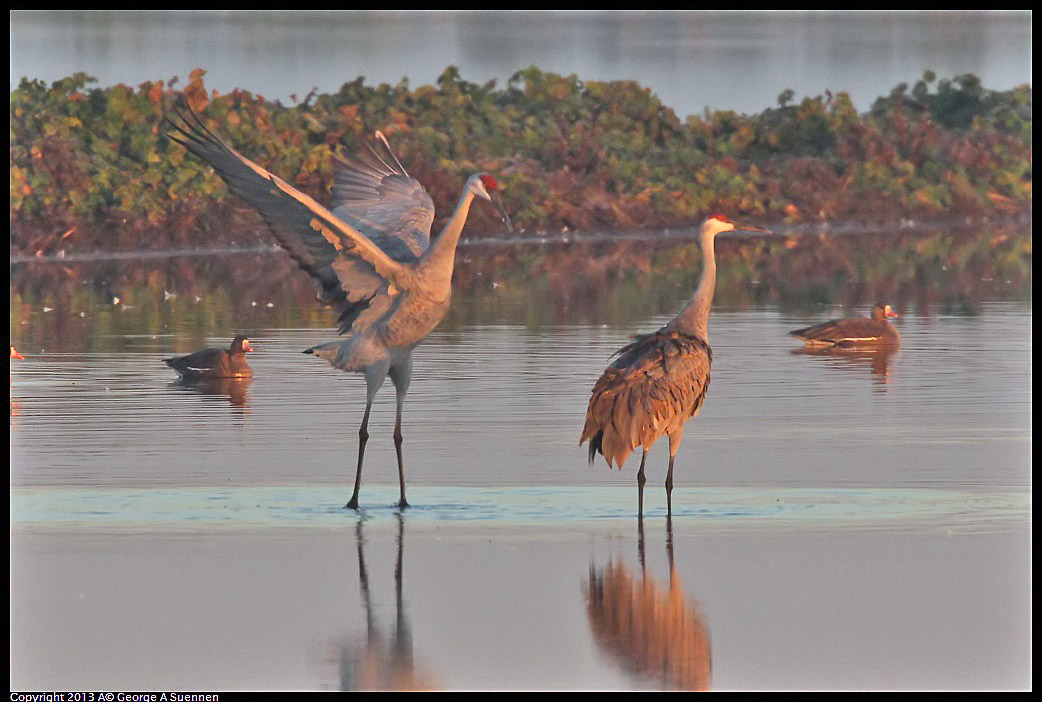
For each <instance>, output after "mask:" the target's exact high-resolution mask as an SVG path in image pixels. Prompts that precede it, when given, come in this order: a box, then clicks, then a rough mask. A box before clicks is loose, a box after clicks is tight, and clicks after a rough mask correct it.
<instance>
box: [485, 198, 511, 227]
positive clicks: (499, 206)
mask: <svg viewBox="0 0 1042 702" xmlns="http://www.w3.org/2000/svg"><path fill="white" fill-rule="evenodd" d="M488 201H489V202H491V203H492V204H493V205H494V206H495V208H496V210H498V211H499V216H500V217H502V218H503V222H504V223H505V224H506V225H507V231H511V232H512V231H514V225H513V223H511V221H510V215H508V214H507V211H506V209H504V207H503V203H502V202H500V201H499V197H498V196H496V195H495V194H494V193H489V198H488Z"/></svg>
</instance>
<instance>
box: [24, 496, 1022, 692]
mask: <svg viewBox="0 0 1042 702" xmlns="http://www.w3.org/2000/svg"><path fill="white" fill-rule="evenodd" d="M342 492H343V488H342V487H336V488H322V487H307V488H290V487H285V486H283V487H272V488H261V487H254V488H250V489H245V488H242V489H232V488H229V489H227V490H224V491H222V490H220V489H218V488H198V489H196V490H192V489H182V490H166V491H163V490H131V489H124V490H102V489H97V490H94V491H93V492H92V491H91V490H86V489H85V490H71V489H64V490H56V489H53V490H48V489H33V490H15V491H13V493H12V504H11V507H12V513H11V514H12V536H11V596H12V607H11V685H12V689H15V690H19V689H21V690H26V689H34V690H51V689H64V690H70V689H95V690H96V689H106V690H120V689H182V690H184V689H192V690H229V689H249V690H255V689H276V690H283V689H293V690H295V689H303V690H330V689H338V688H339V687H341V686H362V687H364V686H373V685H387V686H399V687H426V688H438V689H639V688H652V689H654V688H660V687H675V686H683V685H685V684H686V683H687V680H686V679H685V680H681V681H680V682H678V681H677V680H676V679H674V680H664V679H663V678H662V677H656V676H650V675H648V674H646V673H642V672H640V669H641V667H640V665H639V664H638V663H637V662H635V661H634V659H633V654H632V650H633V649H634V648H635V647H637V646H635V644H634V642H633V641H623V640H622V639H624V638H625V636H637V637H638V639H639V637H641V636H642V637H643V639H640V641H638V643H640V644H641V645H640V646H639V647H637V648H640V649H641V650H643V651H652V650H655V651H659V650H665V651H666V653H665V654H660V655H664V656H665V659H664V662H665V664H667V665H668V666H672V667H673V668H677V669H679V668H680V667H682V664H700V663H704V664H707V665H708V664H709V663H710V661H711V670H712V672H711V676H710V677H709V679H708V685H709V687H711V688H712V689H718V690H731V689H786V690H788V689H801V690H802V689H1028V688H1029V687H1030V676H1031V664H1030V661H1031V643H1030V642H1031V638H1030V637H1031V620H1030V611H1031V590H1030V571H1031V557H1030V549H1031V538H1030V493H1029V492H1028V491H1027V490H1012V489H1011V490H999V489H994V490H983V489H982V490H975V491H950V490H949V491H944V490H926V489H923V490H914V489H908V490H891V491H883V490H854V489H850V490H819V491H811V490H786V489H782V490H777V491H771V490H762V491H750V490H739V489H733V490H732V489H724V488H717V489H699V490H688V491H684V492H683V493H679V492H678V493H675V495H674V498H675V499H677V498H678V497H683V500H682V504H681V505H680V506H678V509H677V514H676V516H675V518H674V519H673V520H672V522H671V528H670V529H667V522H666V520H665V518H664V515H663V510H662V506H663V505H661V504H659V503H660V502H662V501H663V500H662V498H661V496H660V495H658V494H652V492H651V491H650V490H649V493H648V502H649V504H648V515H647V516H646V518H645V520H644V522H643V529H642V530H640V529H638V523H637V520H636V519H635V518H633V516H632V507H633V505H632V503H633V498H634V495H633V491H632V490H622V489H618V488H595V489H590V488H579V487H576V488H559V489H549V488H540V489H534V488H533V489H525V488H516V489H507V490H498V491H497V490H477V489H472V490H466V489H459V488H456V489H450V488H424V487H420V486H418V487H417V488H416V489H415V490H413V491H412V492H411V494H410V497H411V499H412V500H413V502H414V503H415V505H416V506H415V507H414V508H412V509H410V510H407V511H405V513H404V514H403V515H400V513H399V512H398V511H397V510H395V509H393V508H392V507H391V506H390V504H391V502H392V501H393V497H394V489H393V487H391V486H373V487H368V486H367V487H366V489H365V490H363V494H362V495H363V501H364V502H366V503H367V505H368V506H367V507H366V508H365V509H364V510H363V511H362V512H361V513H360V514H351V513H346V512H344V511H343V510H340V509H339V505H338V504H337V502H338V501H339V500H342V498H343V495H342ZM656 492H657V491H656ZM204 493H205V496H206V497H208V498H209V499H201V498H203V497H204ZM70 496H71V497H70ZM77 505H78V506H77ZM462 505H469V506H470V508H469V509H462ZM695 505H697V506H695ZM229 510H231V511H232V512H233V513H234V514H235V516H234V518H233V519H227V518H222V517H221V516H220V513H221V512H222V511H223V512H225V513H227V512H228V511H229ZM174 514H176V515H177V517H176V518H175V517H174V516H173V515H174ZM164 515H165V516H164ZM226 516H227V515H226ZM399 547H400V551H399ZM399 553H400V563H401V570H400V572H401V579H400V584H401V589H400V601H399V598H398V597H396V584H395V571H396V568H397V564H398V562H399V561H398V559H399ZM642 553H643V557H644V564H645V569H644V570H643V574H642V569H641V554H642ZM670 553H672V556H673V566H674V568H673V571H672V578H671V577H670V575H671V569H670ZM363 568H364V571H363ZM363 572H364V574H365V578H364V579H363V578H362V577H360V574H361V573H363ZM591 577H592V578H593V579H594V580H596V581H598V582H601V583H602V584H603V585H605V586H606V587H607V586H608V585H611V584H612V583H614V584H615V585H616V586H618V585H619V584H620V583H623V582H625V583H629V584H631V585H634V586H639V589H640V591H641V592H642V593H643V597H644V599H646V600H649V599H652V598H653V597H656V598H658V599H657V600H656V601H658V602H660V605H661V606H660V609H661V608H662V607H665V608H666V609H667V610H668V611H667V614H669V616H671V617H673V619H674V620H683V621H684V622H686V623H687V624H688V625H689V626H688V628H687V629H686V631H689V632H695V634H697V636H696V638H698V640H699V641H700V642H701V644H700V645H680V644H677V643H674V644H672V646H665V647H664V648H663V646H662V645H661V642H658V641H656V640H655V637H656V636H657V635H658V634H657V633H656V631H655V627H654V626H652V625H651V621H650V617H651V615H650V614H648V615H638V616H637V617H636V619H637V620H639V621H645V622H646V623H647V626H645V627H643V630H642V632H640V633H639V635H638V634H637V633H634V632H632V631H631V632H630V634H626V635H624V633H619V632H616V635H615V641H614V643H612V642H611V641H610V640H607V639H605V638H604V637H603V636H598V635H595V631H598V630H601V631H603V626H601V627H600V629H598V626H599V625H598V623H597V621H595V619H596V617H595V616H594V614H593V613H592V609H591V608H590V607H588V601H589V599H588V598H589V597H590V583H591ZM612 578H614V580H611V579H612ZM620 578H621V580H620ZM363 584H365V585H367V587H365V588H363V587H361V586H362V585H363ZM616 589H621V588H619V587H616ZM367 599H368V607H367V606H366V604H367ZM661 603H667V604H661ZM642 617H644V618H643V619H642ZM699 632H700V633H699ZM699 637H701V638H699ZM696 643H697V642H696ZM627 647H628V650H629V651H630V652H629V653H627V652H626V651H627ZM685 657H687V659H688V660H684V658H685ZM692 657H698V658H699V659H705V658H708V659H709V660H696V661H691V660H690V659H691V658H692ZM703 667H705V666H703Z"/></svg>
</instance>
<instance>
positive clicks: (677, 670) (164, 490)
mask: <svg viewBox="0 0 1042 702" xmlns="http://www.w3.org/2000/svg"><path fill="white" fill-rule="evenodd" d="M482 251H483V250H482ZM491 255H492V254H491V252H484V253H482V252H481V251H476V250H474V251H471V250H468V251H467V252H466V255H465V256H462V257H461V258H462V259H469V260H475V261H476V260H477V259H481V258H483V257H486V258H487V257H488V256H491ZM269 256H270V261H271V263H272V267H271V271H273V274H274V271H276V270H281V269H280V268H279V265H281V264H279V265H276V261H278V259H279V258H280V257H281V258H285V257H282V256H281V255H280V254H270V255H269ZM260 260H261V261H262V262H263V261H265V260H266V259H264V258H263V257H262V258H261V259H260ZM205 261H206V259H203V258H197V259H193V258H191V257H188V258H184V259H180V260H179V262H178V263H177V265H178V266H180V267H183V268H189V269H191V268H195V267H199V268H202V267H205V265H206V263H205ZM461 263H462V265H461V269H460V270H459V271H458V274H459V275H460V276H461V278H463V279H469V278H468V276H473V275H475V274H474V273H473V271H472V270H470V269H468V265H478V264H477V263H476V262H475V263H474V264H467V263H466V262H465V260H464V261H461ZM45 265H46V266H50V267H51V268H49V269H48V270H50V271H51V272H52V273H53V272H54V271H53V270H52V269H53V268H54V267H59V266H65V267H66V268H67V272H68V271H73V272H75V271H77V270H78V269H76V264H73V263H69V264H62V263H54V264H45ZM120 265H121V266H125V267H132V268H135V269H137V268H140V277H141V280H142V281H143V282H142V283H141V285H140V287H139V288H138V289H130V288H127V287H125V286H124V287H119V286H117V287H116V288H113V286H114V285H116V283H115V282H114V281H113V277H112V276H111V275H106V276H100V277H90V276H86V277H83V280H82V281H80V280H79V278H76V277H75V276H73V277H74V279H75V280H76V281H77V282H76V283H75V285H76V290H80V289H82V290H84V291H87V292H85V293H82V294H81V293H79V292H75V291H74V292H68V290H70V288H67V287H61V286H55V285H54V284H53V283H40V284H35V283H31V282H29V281H27V280H25V279H24V277H23V278H20V277H19V275H28V274H27V273H23V271H22V269H20V268H18V269H13V273H14V275H15V277H14V278H13V280H12V290H13V291H17V295H14V294H13V298H12V300H13V301H12V325H11V328H12V338H13V340H14V341H16V342H18V345H19V349H20V350H21V351H22V352H23V353H25V354H26V356H27V358H26V360H25V361H14V362H13V363H12V368H11V391H10V392H11V403H12V406H11V434H10V436H11V486H12V497H11V520H12V530H13V536H12V573H13V576H12V599H13V606H12V629H11V632H12V633H11V642H12V659H11V670H12V686H13V689H53V688H60V687H66V688H77V689H79V688H90V687H98V688H102V687H103V688H106V689H119V688H124V689H130V688H134V689H142V688H144V689H157V688H161V687H176V688H181V689H189V688H191V689H241V688H246V689H341V688H343V689H353V688H379V687H385V688H399V689H410V688H411V689H417V688H419V689H425V688H426V689H430V688H464V689H474V688H481V689H484V688H509V689H513V688H522V689H533V688H534V689H546V688H563V689H590V688H598V689H634V688H637V689H641V688H650V689H661V688H685V689H687V688H695V689H697V688H705V687H710V688H713V689H779V688H781V689H815V688H831V689H834V688H845V689H865V688H908V689H935V688H943V689H950V688H956V689H974V688H980V687H987V688H1026V687H1027V686H1028V685H1029V682H1028V678H1029V676H1030V651H1031V647H1030V638H1029V636H1030V624H1029V622H1030V614H1029V612H1030V609H1029V607H1030V581H1029V577H1030V576H1029V573H1030V537H1029V535H1028V534H1029V532H1028V527H1029V525H1030V507H1031V504H1030V496H1029V491H1028V490H1029V488H1030V485H1031V478H1030V475H1031V454H1030V438H1029V436H1030V406H1031V405H1030V403H1031V391H1030V387H1031V384H1030V357H1031V305H1030V301H1029V300H1027V301H1025V300H1024V299H1023V296H1022V295H1020V294H1016V295H1010V296H1008V298H1007V299H1003V295H1002V294H1001V293H994V292H991V293H988V294H986V295H981V296H978V297H972V296H971V297H969V298H965V299H963V303H964V304H962V305H961V306H960V305H933V306H927V307H923V306H917V305H916V304H906V305H904V306H899V309H901V311H902V313H903V316H902V317H901V318H900V319H899V320H897V322H896V324H897V326H898V328H899V329H900V332H901V335H902V338H903V344H902V346H901V348H900V349H899V350H898V351H897V352H895V353H893V354H890V355H887V356H881V355H867V356H866V355H850V354H844V355H838V356H836V355H826V356H818V355H808V354H805V353H799V352H798V350H799V349H798V346H799V345H798V344H797V343H795V340H793V339H791V338H789V337H787V336H786V332H787V331H789V330H790V329H794V328H797V327H800V326H806V325H808V324H810V323H813V322H816V321H820V320H824V319H828V318H833V317H837V316H843V315H845V314H847V313H849V312H851V311H856V312H858V313H861V314H863V313H865V312H866V311H867V307H868V304H869V303H870V302H871V300H870V301H868V302H867V303H863V304H862V306H860V308H858V309H856V310H851V309H848V306H847V305H844V304H839V303H838V302H836V301H825V302H819V303H808V302H806V301H803V302H799V303H793V302H789V301H786V300H785V299H781V300H779V299H778V296H777V295H776V294H774V292H771V294H768V295H767V296H766V297H767V298H768V301H765V302H756V301H755V300H750V299H748V298H747V297H746V296H743V295H739V294H737V293H732V292H729V291H730V290H732V288H731V287H728V285H727V284H726V283H725V284H724V285H722V287H721V289H720V293H719V294H718V299H717V304H716V306H715V307H714V312H713V316H712V318H711V321H710V337H711V338H710V341H711V343H712V345H713V348H714V365H713V379H712V385H711V388H710V392H709V396H708V398H707V401H706V404H705V406H704V408H703V410H702V412H701V413H700V415H699V417H698V418H697V419H696V420H695V421H694V422H693V423H692V424H691V425H689V428H688V431H687V432H686V434H685V441H684V444H683V446H682V448H681V451H680V453H679V455H678V460H677V468H676V483H677V486H676V489H675V490H674V495H673V502H674V518H673V520H671V522H669V523H667V522H666V520H665V519H664V511H665V499H664V494H663V492H664V491H663V490H662V488H661V483H662V481H663V480H664V477H665V463H666V450H665V446H664V445H662V446H656V447H655V449H654V450H653V451H652V452H651V454H650V456H649V463H648V476H649V483H648V490H647V491H646V494H645V509H646V518H645V520H644V524H643V525H640V524H638V523H637V521H636V520H635V504H634V503H635V498H636V495H635V494H634V493H635V490H634V481H635V478H634V473H635V469H636V464H635V462H633V463H632V464H630V465H627V466H626V468H625V469H624V470H623V471H621V472H620V471H615V470H609V469H608V468H607V467H606V466H605V465H604V464H603V461H602V462H600V463H595V464H594V465H593V466H589V465H587V461H586V452H585V449H584V448H580V447H579V446H578V445H577V441H578V434H579V431H580V429H581V425H582V418H583V414H584V412H585V408H586V402H587V399H588V397H589V392H590V389H591V387H592V385H593V382H594V381H595V380H596V378H597V377H598V375H599V374H600V372H601V370H602V369H603V367H604V365H605V364H606V363H607V362H608V360H609V358H610V356H611V354H612V353H613V352H614V351H615V350H616V349H617V348H618V347H619V346H620V345H621V344H623V343H624V342H625V341H626V338H627V336H628V334H630V333H633V332H637V331H647V330H652V329H654V328H656V327H657V326H658V325H660V324H661V323H662V322H664V321H666V320H667V319H668V318H669V317H670V316H671V313H672V312H673V311H674V310H675V309H677V307H678V306H679V305H680V304H682V303H683V301H684V299H685V298H686V297H687V296H689V295H690V289H691V288H692V287H693V280H694V276H695V275H697V273H696V272H691V273H690V274H689V275H687V276H685V277H682V279H680V280H679V281H678V280H677V279H675V278H670V277H668V276H661V277H659V278H652V281H654V280H659V282H657V283H656V282H651V283H650V284H648V285H642V286H634V285H633V284H632V280H629V279H623V280H621V282H617V283H615V284H611V285H609V286H608V287H605V288H604V290H603V295H604V297H605V298H607V299H611V300H613V301H616V300H617V301H619V304H613V305H612V306H611V309H610V310H604V309H601V310H600V311H597V310H598V309H599V308H594V311H592V312H591V311H589V310H586V309H585V308H583V311H581V312H579V313H578V314H571V313H564V312H561V313H560V314H558V312H556V311H554V310H551V311H550V312H549V315H548V316H547V314H542V315H537V316H535V317H533V310H532V309H531V305H529V304H513V303H511V304H498V303H496V302H495V297H496V295H498V294H501V293H503V290H504V289H505V288H508V287H511V286H515V285H516V283H515V282H513V281H516V279H510V280H508V279H507V278H506V277H503V278H498V279H497V280H495V281H491V283H492V284H490V285H484V286H481V285H478V286H471V287H468V288H467V290H466V291H465V292H461V293H457V296H456V298H455V299H454V302H453V304H454V310H455V312H454V316H453V317H452V318H451V319H450V320H448V321H447V322H446V324H445V325H443V327H442V328H440V329H439V330H437V331H436V332H435V333H434V334H432V336H431V337H430V338H429V339H428V340H427V341H426V342H425V343H424V344H423V345H421V346H420V347H419V348H418V350H417V352H416V356H415V359H416V366H415V369H414V380H413V385H412V388H411V390H410V393H409V398H408V401H407V404H406V414H405V426H404V434H405V456H406V475H407V478H408V480H409V485H410V492H409V497H410V501H411V502H412V503H413V505H414V506H413V507H412V508H410V509H409V510H407V511H405V512H404V513H401V512H399V511H398V510H396V509H394V508H392V507H391V505H392V504H393V502H394V500H395V497H396V485H395V481H396V468H395V458H394V450H393V442H392V440H391V430H392V428H393V416H394V396H393V392H390V391H389V389H388V388H385V390H384V391H383V392H382V394H381V395H380V396H378V400H377V403H376V405H375V406H374V410H373V412H374V413H373V419H372V421H371V423H370V433H371V438H370V441H369V444H368V447H367V452H366V471H365V474H364V478H363V488H362V493H361V501H362V503H363V507H364V508H363V510H362V511H361V512H360V513H354V512H346V511H344V510H342V509H341V505H342V504H343V503H344V501H345V500H346V499H347V497H348V496H349V492H350V481H351V479H352V477H353V464H354V460H355V455H356V454H355V452H356V446H357V428H358V424H359V422H360V419H361V414H362V409H363V407H362V404H363V400H364V381H363V380H362V378H361V377H359V376H353V375H347V374H343V373H340V372H339V371H334V370H332V369H331V368H329V367H327V366H326V365H325V364H324V363H322V362H319V361H317V360H316V359H314V358H312V357H309V356H304V355H302V354H301V353H300V352H301V350H302V349H304V348H307V347H308V346H310V345H313V344H315V343H317V342H319V341H322V340H328V339H331V338H333V334H332V332H331V331H330V329H329V326H328V325H329V323H330V322H329V314H330V313H328V312H324V311H321V310H316V309H315V306H314V305H313V304H308V303H305V304H301V303H300V302H299V301H297V300H296V299H295V298H294V299H285V298H283V297H280V296H278V295H277V294H269V295H268V296H267V297H262V296H260V295H254V294H253V293H255V292H256V291H251V292H250V293H249V295H247V296H248V297H250V296H252V297H257V298H258V299H252V298H251V299H250V301H249V303H248V304H246V303H244V301H243V300H223V299H222V298H220V295H219V294H217V292H215V293H214V294H213V295H210V296H208V295H207V294H206V292H205V290H204V289H203V287H205V286H203V285H197V286H196V287H193V286H192V285H189V284H187V283H180V284H179V287H177V288H176V291H177V292H176V295H174V294H171V293H172V291H170V290H166V294H164V288H165V287H167V286H172V284H171V280H173V278H169V277H167V278H163V277H162V276H160V277H158V278H157V277H156V276H157V275H159V274H158V273H156V272H155V271H152V270H151V268H150V266H154V265H157V264H154V263H149V262H124V263H121V264H120ZM164 265H165V264H164ZM262 265H266V264H263V263H262ZM265 270H267V269H265ZM695 271H697V267H696V268H695ZM81 273H82V271H81ZM722 274H723V271H722ZM56 275H59V274H56ZM70 275H71V274H70ZM42 280H47V279H46V278H44V279H42ZM642 280H643V279H642ZM855 284H860V283H855ZM531 286H532V287H533V288H536V289H542V288H543V286H544V282H543V281H540V280H538V279H536V278H533V279H532V280H531ZM627 286H631V287H627ZM551 287H552V286H551ZM631 288H632V289H631ZM37 289H39V290H46V289H51V290H53V289H60V290H63V291H66V292H65V293H63V297H64V298H65V304H64V305H62V307H61V308H57V307H56V305H57V304H58V303H56V302H53V298H49V297H47V296H46V295H47V293H46V292H41V293H39V294H38V293H36V292H33V291H34V290H37ZM496 291H498V292H496ZM627 291H629V292H627ZM218 292H219V290H218ZM775 292H776V291H775ZM943 294H947V293H943ZM943 294H942V296H943ZM117 297H118V298H119V301H115V298H117ZM196 297H199V298H200V299H199V300H196V299H195V298H196ZM630 297H635V299H634V300H630V299H629V298H630ZM511 299H515V298H511ZM516 299H517V300H522V301H524V300H526V299H528V298H526V297H525V296H524V295H523V294H522V295H521V296H520V297H518V298H516ZM772 299H773V301H772ZM483 300H488V303H487V304H483V303H482V301H483ZM127 301H130V304H128V302H127ZM253 302H257V304H256V305H253V304H252V303H253ZM269 302H270V303H271V306H270V307H269V306H268V303H269ZM44 303H46V304H44ZM543 304H544V305H545V306H547V307H550V308H553V307H554V298H553V297H549V298H546V299H545V301H544V303H543ZM562 304H563V303H562ZM571 304H574V301H573V303H571ZM45 307H47V308H48V309H47V310H45V309H44V308H45ZM544 312H545V310H544ZM533 320H535V321H533ZM555 320H556V321H555ZM233 332H243V333H246V334H248V335H249V336H250V338H251V340H252V342H253V345H254V348H255V349H256V352H255V353H253V354H251V357H250V361H251V364H252V365H253V368H254V371H255V374H256V377H255V378H254V379H253V380H252V382H248V383H233V384H226V385H224V386H218V387H209V388H194V387H185V386H182V385H179V384H176V383H175V382H174V376H173V374H172V372H171V371H170V370H169V369H167V368H166V367H165V366H164V365H163V364H162V363H161V360H160V359H161V358H163V357H164V356H167V355H171V354H175V353H183V352H187V351H190V350H194V349H197V348H200V347H201V346H203V345H207V344H209V345H221V346H224V345H226V344H227V342H228V340H229V339H230V337H231V335H232V333H233ZM768 622H769V625H767V623H768ZM796 641H798V642H799V645H795V646H794V645H793V642H796Z"/></svg>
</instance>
